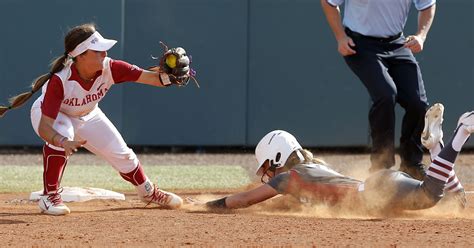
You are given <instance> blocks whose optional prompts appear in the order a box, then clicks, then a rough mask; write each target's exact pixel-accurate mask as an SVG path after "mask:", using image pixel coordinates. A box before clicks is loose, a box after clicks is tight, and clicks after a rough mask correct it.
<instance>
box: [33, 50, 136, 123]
mask: <svg viewBox="0 0 474 248" xmlns="http://www.w3.org/2000/svg"><path fill="white" fill-rule="evenodd" d="M142 71H143V69H141V68H139V67H137V66H135V65H131V64H129V63H126V62H124V61H120V60H113V59H111V58H109V57H106V58H105V59H104V62H103V69H102V71H99V72H97V74H96V75H95V77H94V78H93V80H92V81H91V82H85V81H84V80H82V79H81V78H80V77H79V74H78V72H77V69H76V67H75V64H72V65H70V66H69V67H66V68H64V69H62V70H61V71H60V72H58V73H55V74H54V75H53V76H52V77H51V78H50V80H49V81H48V82H46V84H45V85H44V86H43V88H42V94H41V96H40V97H38V99H37V100H36V101H35V103H34V104H33V107H38V106H41V112H42V113H43V114H44V115H46V116H48V117H50V118H53V119H56V117H57V115H58V113H59V112H61V113H63V114H66V115H68V116H74V117H80V116H84V115H86V114H88V113H90V112H91V111H92V110H94V109H95V108H96V107H97V105H98V103H99V102H100V100H102V98H103V97H104V96H105V94H106V93H107V92H108V91H109V89H110V87H112V85H114V84H116V83H122V82H127V81H136V80H137V79H138V78H139V77H140V75H141V73H142Z"/></svg>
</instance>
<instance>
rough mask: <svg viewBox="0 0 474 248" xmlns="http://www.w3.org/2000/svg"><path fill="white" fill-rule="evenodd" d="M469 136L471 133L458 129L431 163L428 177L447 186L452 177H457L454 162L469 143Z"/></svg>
mask: <svg viewBox="0 0 474 248" xmlns="http://www.w3.org/2000/svg"><path fill="white" fill-rule="evenodd" d="M469 136H470V133H468V132H467V131H466V130H464V129H462V128H457V129H456V131H455V132H454V136H453V137H452V138H451V140H450V141H449V143H448V144H446V146H445V147H443V149H442V150H441V151H440V152H439V154H438V156H436V158H435V159H433V161H432V162H431V164H430V166H429V167H428V170H427V173H426V175H427V176H430V177H432V178H436V179H438V180H440V181H442V182H444V184H447V183H448V180H449V179H450V178H451V177H452V175H455V173H454V170H453V167H454V162H455V161H456V158H457V156H458V154H459V152H460V151H461V148H462V146H463V145H464V143H465V142H466V141H467V139H468V138H469ZM454 179H455V178H453V180H452V181H454ZM456 179H457V177H456ZM452 181H451V182H452ZM458 181H459V180H458ZM451 186H452V185H451Z"/></svg>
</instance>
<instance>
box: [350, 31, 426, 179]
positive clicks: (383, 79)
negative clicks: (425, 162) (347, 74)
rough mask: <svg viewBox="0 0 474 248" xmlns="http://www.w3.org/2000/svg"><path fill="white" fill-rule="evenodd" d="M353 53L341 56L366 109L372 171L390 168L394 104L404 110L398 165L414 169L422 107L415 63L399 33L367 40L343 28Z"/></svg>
mask: <svg viewBox="0 0 474 248" xmlns="http://www.w3.org/2000/svg"><path fill="white" fill-rule="evenodd" d="M346 33H347V34H348V35H349V36H350V37H351V38H352V39H353V41H354V43H355V45H356V46H355V47H354V49H355V50H356V52H357V53H356V54H354V55H350V56H346V57H344V59H345V61H346V63H347V65H349V67H350V68H351V70H352V71H353V72H354V73H355V74H356V75H357V76H358V77H359V79H360V80H361V81H362V83H363V84H364V85H365V87H366V88H367V90H368V92H369V95H370V98H371V100H372V106H371V108H370V112H369V122H370V130H371V137H372V155H371V162H372V168H371V169H372V170H377V169H382V168H390V167H391V166H393V165H394V164H395V151H394V139H395V104H396V103H399V104H400V106H402V107H403V108H404V109H405V115H404V117H403V122H402V130H401V137H400V157H401V165H400V166H401V167H410V166H417V165H419V164H420V163H421V161H422V157H423V147H422V145H421V141H420V135H421V132H422V131H423V125H424V115H425V112H426V109H427V108H428V103H427V98H426V92H425V88H424V85H423V80H422V76H421V71H420V68H419V66H418V62H417V61H416V59H415V57H414V56H413V54H412V52H411V51H410V50H409V49H408V48H404V47H403V45H404V40H405V38H404V37H403V35H397V36H395V37H390V38H375V37H367V36H363V35H361V34H358V33H355V32H352V31H350V30H348V29H346Z"/></svg>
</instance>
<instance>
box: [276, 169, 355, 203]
mask: <svg viewBox="0 0 474 248" xmlns="http://www.w3.org/2000/svg"><path fill="white" fill-rule="evenodd" d="M361 184H362V182H361V181H359V180H356V179H353V178H350V177H346V176H344V175H342V174H340V173H338V172H336V171H334V170H332V169H330V168H328V167H327V166H324V165H320V164H313V163H311V164H299V165H296V166H294V167H293V168H292V169H291V170H289V171H287V172H284V173H280V174H278V175H276V176H275V177H273V178H272V179H270V181H269V182H268V185H270V186H271V187H272V188H274V189H275V190H276V191H277V192H278V193H280V194H291V195H293V196H295V197H297V198H299V199H300V200H304V201H322V202H327V203H337V202H338V201H339V200H341V199H343V198H344V197H352V196H355V194H356V193H357V192H358V188H359V186H360V185H361Z"/></svg>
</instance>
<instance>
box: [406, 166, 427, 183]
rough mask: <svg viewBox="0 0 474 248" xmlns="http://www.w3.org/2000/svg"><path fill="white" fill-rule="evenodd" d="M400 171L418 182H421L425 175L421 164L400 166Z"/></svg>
mask: <svg viewBox="0 0 474 248" xmlns="http://www.w3.org/2000/svg"><path fill="white" fill-rule="evenodd" d="M400 171H403V172H405V173H407V174H408V175H410V176H411V177H413V178H415V179H417V180H420V181H423V179H424V178H425V175H426V171H425V166H424V165H423V164H422V163H419V164H417V165H411V166H406V165H400Z"/></svg>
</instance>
